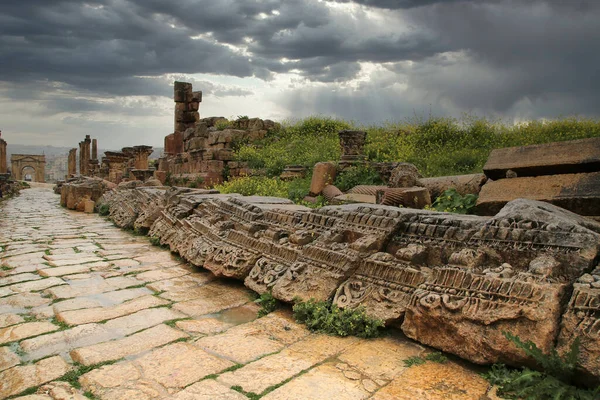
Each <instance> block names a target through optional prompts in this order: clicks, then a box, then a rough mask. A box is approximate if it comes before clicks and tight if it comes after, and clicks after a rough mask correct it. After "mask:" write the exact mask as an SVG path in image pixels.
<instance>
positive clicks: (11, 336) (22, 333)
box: [0, 322, 58, 344]
mask: <svg viewBox="0 0 600 400" xmlns="http://www.w3.org/2000/svg"><path fill="white" fill-rule="evenodd" d="M57 329H58V326H56V325H54V324H51V323H50V322H27V323H24V324H19V325H13V326H9V327H7V328H2V329H0V344H4V343H9V342H14V341H17V340H21V339H25V338H28V337H32V336H37V335H41V334H43V333H48V332H53V331H55V330H57Z"/></svg>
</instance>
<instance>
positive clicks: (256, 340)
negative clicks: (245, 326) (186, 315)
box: [194, 330, 284, 364]
mask: <svg viewBox="0 0 600 400" xmlns="http://www.w3.org/2000/svg"><path fill="white" fill-rule="evenodd" d="M194 344H195V345H196V346H198V347H200V348H202V349H204V350H207V351H210V352H211V353H215V354H218V355H220V356H222V357H225V358H228V359H230V360H232V361H235V362H237V363H239V364H246V363H249V362H250V361H253V360H256V359H257V358H259V357H262V356H264V355H267V354H270V353H275V352H278V351H280V350H281V349H282V348H283V347H284V346H283V344H281V343H279V342H277V341H275V340H272V339H270V338H269V335H268V334H267V333H264V332H260V333H257V332H256V331H253V332H248V331H243V330H240V331H236V332H232V333H229V331H227V332H225V333H222V334H219V335H215V336H207V337H204V338H201V339H199V340H197V341H196V342H195V343H194Z"/></svg>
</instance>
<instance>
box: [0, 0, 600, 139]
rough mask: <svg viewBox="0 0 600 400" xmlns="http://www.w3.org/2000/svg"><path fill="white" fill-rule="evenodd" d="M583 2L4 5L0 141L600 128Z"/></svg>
mask: <svg viewBox="0 0 600 400" xmlns="http://www.w3.org/2000/svg"><path fill="white" fill-rule="evenodd" d="M599 20H600V1H596V0H589V1H583V0H581V1H580V0H545V1H543V0H520V1H517V0H489V1H483V0H177V1H166V0H90V1H82V0H18V1H17V0H3V1H0V129H1V130H2V133H3V135H2V136H3V138H4V139H6V140H7V141H8V142H9V143H11V142H12V143H20V144H37V145H39V144H45V145H55V146H72V147H75V146H76V144H77V143H78V142H79V141H80V140H81V139H82V138H83V137H84V135H86V134H90V135H92V136H93V137H97V138H98V139H99V140H100V146H101V147H102V148H120V147H122V146H128V145H134V144H149V145H154V146H162V142H163V137H164V136H165V135H167V134H169V133H171V132H172V130H173V113H172V111H173V101H172V83H173V81H174V80H184V81H189V82H192V83H193V84H194V89H195V90H202V91H203V92H204V101H203V103H202V104H201V108H200V114H201V116H202V117H208V116H217V115H218V116H225V117H228V118H235V117H237V116H239V115H248V116H250V117H261V118H271V119H275V120H278V121H282V120H285V119H289V118H300V117H305V116H308V115H314V114H321V115H328V116H334V117H341V118H344V119H348V120H353V121H355V122H358V123H362V124H371V123H378V122H383V121H395V120H401V119H403V118H407V117H413V116H415V115H416V116H427V115H430V114H433V115H436V116H445V115H447V116H455V117H460V116H461V115H462V114H464V113H471V114H476V115H480V116H489V117H493V118H503V119H505V120H506V121H510V122H512V121H522V120H527V119H533V118H556V117H560V116H568V115H579V116H590V117H598V116H599V114H600V95H599V93H600V51H599V49H600V23H598V21H599Z"/></svg>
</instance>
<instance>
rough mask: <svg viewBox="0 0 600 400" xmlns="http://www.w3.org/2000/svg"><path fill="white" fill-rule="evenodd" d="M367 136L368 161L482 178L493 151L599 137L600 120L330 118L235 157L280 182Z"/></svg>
mask: <svg viewBox="0 0 600 400" xmlns="http://www.w3.org/2000/svg"><path fill="white" fill-rule="evenodd" d="M343 129H362V130H366V131H367V144H366V147H365V153H366V155H367V157H368V159H369V160H370V161H373V162H382V161H403V162H410V163H413V164H415V165H416V166H417V167H418V168H419V171H420V172H421V173H422V174H423V176H443V175H459V174H468V173H475V172H481V170H482V168H483V165H484V164H485V161H486V160H487V158H488V156H489V153H490V151H491V150H492V149H496V148H501V147H512V146H525V145H530V144H538V143H548V142H557V141H565V140H574V139H583V138H589V137H597V136H600V120H597V119H585V118H575V117H570V118H563V119H559V120H554V121H530V122H527V123H522V124H518V125H512V124H507V123H502V122H500V121H491V120H488V119H485V118H477V117H473V116H464V117H463V118H461V119H456V118H436V117H430V118H428V119H413V120H406V121H403V122H398V123H394V124H386V125H384V126H370V127H361V126H356V125H353V124H351V123H349V122H345V121H341V120H336V119H332V118H322V117H309V118H306V119H303V120H299V121H291V122H284V123H283V124H282V127H281V129H279V130H275V131H271V132H269V134H268V135H267V137H265V139H263V140H261V141H259V142H255V143H253V144H251V145H248V146H243V147H241V148H239V149H238V150H237V152H236V157H237V159H238V160H239V161H247V162H248V163H249V164H250V168H256V169H265V170H266V173H267V175H268V176H278V175H279V174H280V173H281V172H282V171H283V168H284V167H285V166H286V165H304V166H306V167H309V168H310V167H312V166H313V165H314V164H315V163H317V162H319V161H337V160H339V159H340V146H339V139H338V132H339V131H340V130H343Z"/></svg>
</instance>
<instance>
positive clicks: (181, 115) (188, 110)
mask: <svg viewBox="0 0 600 400" xmlns="http://www.w3.org/2000/svg"><path fill="white" fill-rule="evenodd" d="M173 99H174V100H175V133H174V134H173V138H172V140H173V141H174V142H173V146H172V147H170V149H172V150H171V151H172V152H173V151H174V152H175V153H174V154H178V153H180V152H182V151H183V150H179V149H183V132H185V130H186V129H188V128H193V127H194V126H195V124H196V122H198V121H199V120H200V114H199V113H198V109H199V108H200V102H202V92H201V91H197V92H194V91H193V89H192V84H191V83H187V82H175V85H174V95H173ZM178 150H179V151H178Z"/></svg>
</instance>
